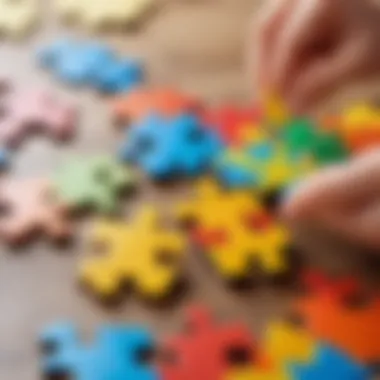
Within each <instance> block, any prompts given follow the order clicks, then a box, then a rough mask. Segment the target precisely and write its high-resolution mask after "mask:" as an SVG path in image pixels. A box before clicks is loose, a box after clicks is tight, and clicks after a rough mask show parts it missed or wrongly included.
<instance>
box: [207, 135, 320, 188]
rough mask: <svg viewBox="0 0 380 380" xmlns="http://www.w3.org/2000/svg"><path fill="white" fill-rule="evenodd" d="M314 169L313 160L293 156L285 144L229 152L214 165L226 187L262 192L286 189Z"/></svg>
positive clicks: (270, 143) (268, 143)
mask: <svg viewBox="0 0 380 380" xmlns="http://www.w3.org/2000/svg"><path fill="white" fill-rule="evenodd" d="M313 168H314V164H313V160H312V159H311V158H310V157H308V156H306V155H303V154H293V153H292V152H291V151H289V150H288V149H287V148H286V147H285V146H284V145H283V144H281V143H279V142H273V141H269V140H268V141H261V142H258V143H252V144H249V145H247V146H245V147H243V148H238V149H236V148H235V149H234V148H232V149H226V150H225V151H223V152H222V153H220V154H219V156H218V157H217V158H216V160H215V162H214V171H215V174H216V176H217V178H218V179H219V180H220V181H221V183H222V184H223V185H225V186H227V187H230V188H243V189H244V188H255V189H258V190H260V191H270V190H278V189H284V188H286V187H287V186H289V185H291V184H292V183H294V182H296V181H297V180H299V179H300V178H302V177H304V176H305V175H307V174H310V173H311V172H312V171H313Z"/></svg>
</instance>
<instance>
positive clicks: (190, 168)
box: [120, 114, 221, 179]
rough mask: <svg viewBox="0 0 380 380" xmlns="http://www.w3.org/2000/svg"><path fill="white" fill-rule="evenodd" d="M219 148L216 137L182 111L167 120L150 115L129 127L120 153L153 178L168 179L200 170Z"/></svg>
mask: <svg viewBox="0 0 380 380" xmlns="http://www.w3.org/2000/svg"><path fill="white" fill-rule="evenodd" d="M220 149H221V143H220V141H219V139H218V138H217V136H216V135H215V134H214V133H213V132H211V131H209V130H207V129H206V128H204V126H203V125H202V123H201V122H200V121H199V120H198V118H197V117H196V116H193V115H190V114H182V115H179V116H177V117H174V118H173V119H169V120H168V119H166V118H163V117H162V116H160V115H153V114H151V115H149V116H148V117H146V118H145V119H144V120H142V121H141V122H139V123H136V124H135V125H133V126H132V127H131V128H130V129H129V131H128V133H127V135H126V138H125V141H124V143H123V145H122V148H121V152H120V153H121V154H120V156H121V159H122V160H123V161H129V162H133V163H136V164H138V165H139V166H140V167H141V168H142V169H144V170H145V171H146V172H147V173H148V175H149V176H151V177H153V178H154V179H169V178H173V177H176V176H191V177H194V176H197V175H199V174H202V173H204V172H205V171H206V170H207V169H208V168H209V167H210V165H211V162H212V160H213V159H214V157H215V155H216V153H217V152H218V151H220Z"/></svg>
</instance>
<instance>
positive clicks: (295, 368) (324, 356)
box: [289, 345, 371, 380]
mask: <svg viewBox="0 0 380 380" xmlns="http://www.w3.org/2000/svg"><path fill="white" fill-rule="evenodd" d="M289 371H290V374H291V376H292V377H291V378H292V379H295V380H322V379H323V380H370V379H371V372H370V371H369V370H368V369H367V368H365V367H364V366H362V365H361V364H359V363H356V362H355V361H354V360H353V359H351V358H350V357H348V356H347V355H345V354H344V353H342V352H340V351H339V350H337V349H335V348H333V347H330V346H327V345H320V346H319V347H318V348H317V352H316V356H315V358H314V360H313V362H312V363H308V364H292V365H290V366H289Z"/></svg>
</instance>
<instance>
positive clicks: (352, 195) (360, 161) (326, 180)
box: [283, 149, 380, 223]
mask: <svg viewBox="0 0 380 380" xmlns="http://www.w3.org/2000/svg"><path fill="white" fill-rule="evenodd" d="M379 194H380V150H379V149H375V150H373V151H371V152H368V153H366V154H364V155H362V156H360V157H358V158H357V159H356V160H354V161H353V162H352V163H350V164H346V165H337V166H333V167H330V168H327V169H325V170H323V171H322V172H319V173H317V174H315V175H313V176H312V177H311V178H310V179H307V180H305V181H304V182H303V183H301V185H299V186H298V187H297V189H296V190H295V191H294V192H293V193H292V194H291V196H290V197H289V199H287V201H286V202H285V204H284V206H283V213H284V215H285V217H286V218H288V219H290V220H296V221H297V220H298V221H299V220H306V219H307V220H310V219H313V220H316V221H317V222H318V223H320V222H321V221H320V218H321V216H323V215H324V214H326V212H327V210H329V211H331V212H337V213H340V212H341V211H342V210H347V209H349V210H355V209H360V208H363V207H364V206H365V205H366V203H372V202H373V201H374V200H376V199H378V196H379Z"/></svg>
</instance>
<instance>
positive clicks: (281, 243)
mask: <svg viewBox="0 0 380 380" xmlns="http://www.w3.org/2000/svg"><path fill="white" fill-rule="evenodd" d="M178 217H179V219H180V220H186V219H190V220H192V221H194V222H195V229H194V236H195V238H196V241H197V242H198V243H199V244H200V245H201V247H202V249H203V250H204V251H205V253H206V255H207V256H208V257H209V258H210V260H211V262H212V264H213V265H214V266H215V268H216V269H217V270H218V272H219V273H220V274H221V275H222V276H224V277H226V278H229V279H234V278H244V277H246V276H248V275H249V274H250V273H251V267H252V263H258V264H259V266H260V268H261V269H262V271H263V272H264V273H265V274H266V275H273V276H274V275H277V274H284V273H286V272H287V271H288V270H289V269H290V268H289V265H288V264H289V263H288V249H289V237H288V232H287V230H286V229H285V228H284V227H283V226H281V225H280V224H279V223H277V222H275V221H273V220H272V219H271V218H270V217H269V215H268V214H267V213H266V212H265V211H264V210H263V209H262V207H261V205H260V203H259V202H257V200H255V199H254V197H253V195H251V194H249V193H247V192H244V191H237V192H229V191H221V190H218V188H217V186H214V185H212V184H209V183H206V184H203V185H201V187H199V188H198V196H197V197H196V198H195V200H194V201H190V202H188V203H184V204H183V205H181V206H180V207H179V209H178Z"/></svg>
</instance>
